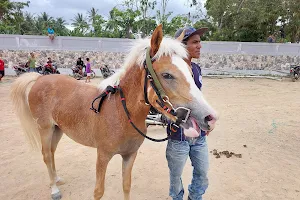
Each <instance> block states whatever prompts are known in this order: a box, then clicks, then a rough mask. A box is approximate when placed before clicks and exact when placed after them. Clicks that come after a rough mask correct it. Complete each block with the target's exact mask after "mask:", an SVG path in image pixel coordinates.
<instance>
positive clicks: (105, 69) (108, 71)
mask: <svg viewBox="0 0 300 200" xmlns="http://www.w3.org/2000/svg"><path fill="white" fill-rule="evenodd" d="M100 71H101V74H102V76H103V78H108V77H109V76H111V75H113V74H114V73H115V71H114V70H111V69H109V68H108V66H107V65H104V67H100Z"/></svg>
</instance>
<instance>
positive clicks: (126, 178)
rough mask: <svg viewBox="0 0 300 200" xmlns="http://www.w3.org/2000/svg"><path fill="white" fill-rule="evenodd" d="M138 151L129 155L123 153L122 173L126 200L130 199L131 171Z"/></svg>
mask: <svg viewBox="0 0 300 200" xmlns="http://www.w3.org/2000/svg"><path fill="white" fill-rule="evenodd" d="M136 155H137V152H135V153H133V154H129V155H122V158H123V162H122V175H123V192H124V200H129V199H130V188H131V172H132V167H133V163H134V161H135V158H136Z"/></svg>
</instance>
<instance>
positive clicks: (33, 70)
mask: <svg viewBox="0 0 300 200" xmlns="http://www.w3.org/2000/svg"><path fill="white" fill-rule="evenodd" d="M29 72H37V71H36V68H33V67H29Z"/></svg>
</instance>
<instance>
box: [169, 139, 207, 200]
mask: <svg viewBox="0 0 300 200" xmlns="http://www.w3.org/2000/svg"><path fill="white" fill-rule="evenodd" d="M188 156H189V157H190V159H191V163H192V166H193V167H194V169H193V178H192V182H191V184H190V185H189V187H188V190H189V198H190V199H191V200H202V195H203V194H204V193H205V190H206V189H207V187H208V178H207V172H208V148H207V143H206V136H202V137H199V138H195V139H193V140H187V141H177V140H169V141H168V145H167V150H166V157H167V161H168V166H169V170H170V191H169V195H170V196H171V197H172V198H173V200H183V194H184V189H183V185H182V180H181V174H182V171H183V168H184V166H185V163H186V160H187V158H188Z"/></svg>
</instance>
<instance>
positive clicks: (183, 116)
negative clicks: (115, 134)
mask: <svg viewBox="0 0 300 200" xmlns="http://www.w3.org/2000/svg"><path fill="white" fill-rule="evenodd" d="M153 62H155V59H153V58H152V59H151V57H150V47H148V48H147V53H146V60H145V62H144V69H145V71H146V73H145V82H144V99H145V104H146V105H150V106H151V107H153V106H152V105H151V104H150V102H149V100H148V93H147V88H148V80H149V82H150V85H151V87H152V88H153V90H154V91H155V93H156V95H157V96H158V99H159V100H156V102H157V103H158V105H159V106H160V107H161V108H162V109H164V110H165V111H166V112H167V113H169V114H171V115H173V116H175V117H176V118H177V119H176V121H175V123H171V127H170V129H171V131H172V132H173V133H175V132H176V131H177V129H178V128H179V125H180V124H181V123H182V122H186V121H187V119H188V117H189V115H190V112H191V111H190V109H188V108H184V107H178V108H177V109H174V108H173V105H172V104H171V103H170V101H169V97H168V96H167V95H166V93H165V91H164V89H163V87H162V85H161V83H160V82H159V80H158V78H157V75H156V73H155V71H154V69H153V65H152V63H153ZM117 91H119V92H120V97H121V102H122V105H123V108H124V111H125V113H126V115H127V118H128V122H129V123H130V124H131V125H132V127H133V128H134V129H135V130H136V131H137V132H138V133H139V134H141V135H142V136H143V137H145V138H147V139H148V140H151V141H153V142H163V141H166V140H168V137H166V138H163V139H154V138H151V137H148V136H147V135H146V134H144V133H143V132H142V131H141V130H139V129H138V128H137V127H136V126H135V124H134V123H133V122H132V120H131V118H130V113H129V111H128V109H127V106H126V101H125V96H124V93H123V91H122V88H121V87H120V86H119V85H118V86H113V87H112V86H107V88H106V89H105V91H104V92H103V93H102V94H100V95H99V96H98V97H96V98H95V99H94V100H93V102H92V106H91V108H90V109H91V110H93V111H94V112H95V113H99V112H100V109H101V106H102V104H103V101H104V100H105V99H106V97H107V95H108V94H110V93H111V94H115V93H116V92H117ZM97 99H100V101H99V105H98V108H97V109H96V108H95V107H94V103H95V101H96V100H97ZM166 104H168V105H169V106H170V107H171V108H169V107H168V106H166ZM153 108H154V107H153Z"/></svg>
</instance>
